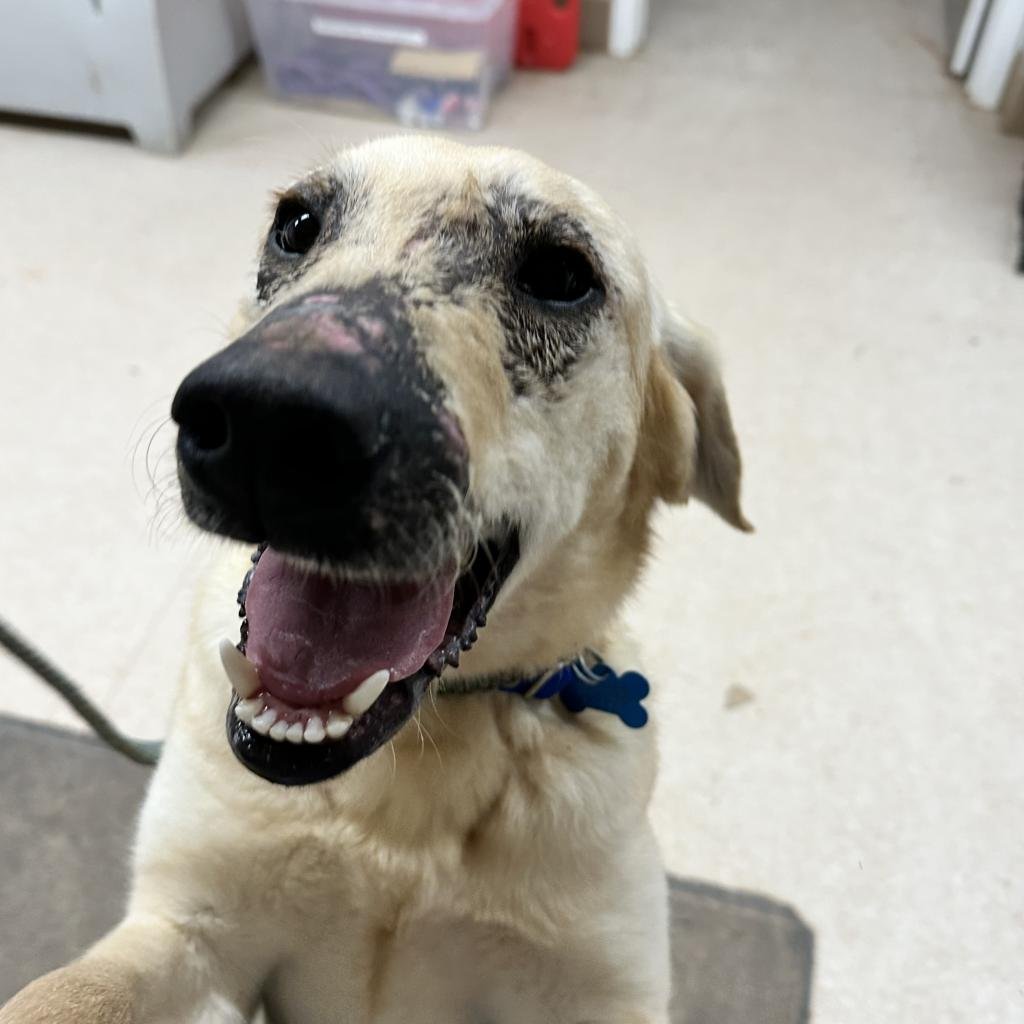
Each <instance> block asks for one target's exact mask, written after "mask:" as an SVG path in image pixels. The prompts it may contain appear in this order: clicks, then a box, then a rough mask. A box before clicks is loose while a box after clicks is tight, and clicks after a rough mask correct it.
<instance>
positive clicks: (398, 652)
mask: <svg viewBox="0 0 1024 1024" xmlns="http://www.w3.org/2000/svg"><path fill="white" fill-rule="evenodd" d="M518 558H519V539H518V535H517V533H516V531H514V530H509V531H508V532H507V533H506V534H505V536H504V537H502V539H501V540H499V541H494V542H491V543H482V544H480V545H479V547H478V549H477V552H476V555H475V557H474V559H473V561H472V564H471V565H470V567H469V568H468V569H467V570H466V571H465V572H463V573H462V574H461V575H456V574H455V572H454V570H453V571H452V572H451V574H450V575H449V576H447V577H445V576H444V575H443V574H442V575H440V576H437V577H435V578H433V579H431V580H428V581H407V582H398V583H362V582H347V581H344V580H340V579H338V578H336V577H335V576H334V575H333V574H330V573H319V572H316V571H313V570H309V569H305V568H303V567H302V566H299V565H297V564H296V563H295V562H293V561H291V560H289V559H288V558H287V557H285V556H284V555H282V554H281V553H280V552H278V551H276V550H275V549H274V548H272V547H268V546H266V545H264V546H261V547H260V548H259V549H257V551H256V553H255V554H254V555H253V567H252V569H250V570H249V572H248V573H247V575H246V577H245V580H244V582H243V584H242V589H241V590H240V591H239V594H238V603H239V610H240V614H241V616H242V630H241V642H240V643H239V644H238V646H237V648H236V647H234V646H232V645H231V644H230V642H225V645H224V646H223V647H222V649H221V657H222V660H223V662H224V667H225V669H226V670H227V673H228V677H229V678H230V680H231V683H232V686H233V688H234V694H233V696H232V699H231V703H230V705H229V707H228V713H227V731H228V740H229V742H230V744H231V749H232V750H233V751H234V754H235V756H236V757H237V758H238V759H239V760H240V761H241V762H242V764H244V765H245V766H246V767H247V768H248V769H249V770H250V771H252V772H255V773H256V774H257V775H259V776H261V777H262V778H264V779H267V780H269V781H270V782H275V783H278V784H280V785H284V786H303V785H308V784H310V783H314V782H321V781H323V780H324V779H329V778H331V777H332V776H335V775H338V774H340V773H341V772H343V771H345V770H346V769H348V768H350V767H351V766H352V765H354V764H355V763H356V762H357V761H361V760H362V759H363V758H364V757H367V756H368V755H369V754H372V753H373V751H375V750H376V749H377V748H378V747H379V746H381V744H383V743H386V742H387V741H388V740H389V739H390V738H391V737H392V736H393V735H394V734H395V733H396V732H397V731H398V730H399V729H400V728H401V727H402V726H403V725H404V724H405V723H406V722H407V721H408V720H409V718H410V717H411V716H412V715H413V713H414V712H415V711H416V709H417V708H418V706H419V703H420V701H421V700H422V698H423V695H424V693H425V692H426V690H427V687H428V685H429V684H430V682H431V680H433V679H435V678H437V677H438V676H440V675H441V673H442V671H443V670H444V669H445V667H446V666H457V665H458V663H459V657H460V655H461V654H462V652H463V651H468V650H469V649H470V648H471V647H472V646H473V644H474V643H475V642H476V638H477V632H478V630H479V629H481V628H482V627H483V626H484V625H485V622H486V618H487V613H488V611H489V610H490V608H491V606H492V604H493V603H494V600H495V598H496V597H497V595H498V592H499V590H500V589H501V587H502V585H503V584H504V583H505V581H506V580H507V579H508V577H509V575H510V573H511V572H512V569H513V568H514V567H515V565H516V562H517V561H518Z"/></svg>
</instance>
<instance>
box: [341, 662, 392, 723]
mask: <svg viewBox="0 0 1024 1024" xmlns="http://www.w3.org/2000/svg"><path fill="white" fill-rule="evenodd" d="M390 675H391V673H390V672H388V670H387V669H386V668H382V669H380V670H379V671H377V672H374V673H373V675H372V676H367V677H366V678H365V679H364V680H363V681H362V682H361V683H360V684H359V685H358V686H357V687H356V688H355V689H354V690H353V691H352V692H351V693H350V694H349V695H348V696H347V697H346V698H345V699H344V700H343V701H342V702H341V706H342V707H343V708H344V709H345V710H346V711H347V712H348V713H349V714H350V715H361V714H363V712H364V711H366V710H368V709H369V708H370V707H372V706H373V702H374V701H375V700H376V699H377V698H378V697H379V696H380V695H381V694H382V693H383V692H384V687H385V686H387V685H388V679H389V678H390Z"/></svg>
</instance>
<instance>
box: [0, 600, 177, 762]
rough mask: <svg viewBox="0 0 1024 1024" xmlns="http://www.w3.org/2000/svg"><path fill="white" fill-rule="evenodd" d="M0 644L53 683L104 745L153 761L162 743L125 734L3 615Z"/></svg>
mask: <svg viewBox="0 0 1024 1024" xmlns="http://www.w3.org/2000/svg"><path fill="white" fill-rule="evenodd" d="M0 644H2V645H3V646H4V647H6V648H7V650H8V651H9V652H10V653H11V654H12V655H13V656H14V657H15V658H16V659H17V660H18V661H20V662H21V663H22V665H24V666H25V667H26V668H27V669H29V671H31V672H34V673H35V674H36V675H37V676H39V678H40V679H42V680H43V681H44V682H45V683H48V684H49V685H50V686H51V687H53V689H54V690H56V691H57V693H59V694H60V695H61V697H63V698H64V700H65V701H67V703H68V704H70V705H71V707H72V708H74V710H75V711H76V712H77V713H78V715H79V716H80V717H81V718H82V719H84V720H85V722H86V723H87V724H88V725H89V726H90V728H91V729H92V730H93V732H95V733H96V735H97V736H98V737H99V738H100V739H101V740H102V741H103V742H104V743H106V745H107V746H108V747H110V748H111V749H112V750H116V751H117V752H118V753H119V754H124V756H125V757H127V758H129V759H130V760H132V761H134V762H135V763H136V764H147V765H152V764H156V762H157V760H158V758H159V757H160V749H161V747H162V746H163V744H161V743H160V742H159V741H158V740H153V741H150V740H136V739H133V738H132V737H130V736H126V735H125V734H124V733H123V732H121V730H120V729H118V728H117V726H115V725H114V723H113V722H111V721H110V719H109V718H107V716H106V715H104V714H103V712H102V711H100V710H99V708H97V707H96V705H95V704H93V703H92V701H91V700H89V698H88V697H86V695H85V694H84V693H83V692H82V690H81V688H80V687H79V686H77V685H76V684H75V683H74V682H73V681H72V680H71V679H70V678H69V677H68V676H67V675H65V674H64V672H62V671H61V670H60V669H59V668H57V666H56V665H54V664H53V662H52V661H50V660H49V659H48V658H47V657H46V656H45V655H44V654H43V653H42V652H41V651H39V650H38V649H37V648H36V647H33V646H32V644H30V643H29V642H28V641H27V640H25V639H24V638H23V637H21V636H19V635H18V634H17V633H16V632H15V631H14V630H13V629H12V628H11V627H10V626H9V625H8V624H7V623H6V622H5V621H4V620H3V619H0Z"/></svg>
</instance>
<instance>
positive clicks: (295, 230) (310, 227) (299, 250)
mask: <svg viewBox="0 0 1024 1024" xmlns="http://www.w3.org/2000/svg"><path fill="white" fill-rule="evenodd" d="M272 233H273V237H274V243H275V244H276V245H277V247H278V249H280V250H281V252H283V253H287V254H288V255H289V256H303V255H305V254H306V253H307V252H309V250H310V249H312V248H313V243H314V242H315V241H316V239H317V235H319V234H320V219H319V218H318V217H317V215H316V214H315V213H313V212H312V210H309V209H308V208H307V207H305V206H303V205H302V203H300V202H297V201H295V200H294V199H286V200H284V201H283V202H282V203H281V205H280V206H279V207H278V208H277V213H276V214H275V215H274V229H273V232H272Z"/></svg>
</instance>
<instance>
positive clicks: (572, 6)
mask: <svg viewBox="0 0 1024 1024" xmlns="http://www.w3.org/2000/svg"><path fill="white" fill-rule="evenodd" d="M579 44H580V0H519V28H518V31H517V40H516V64H517V65H518V66H519V67H521V68H547V69H549V70H553V71H561V70H563V69H565V68H567V67H569V65H570V64H572V62H573V61H574V60H575V59H576V53H577V52H578V50H579Z"/></svg>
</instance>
